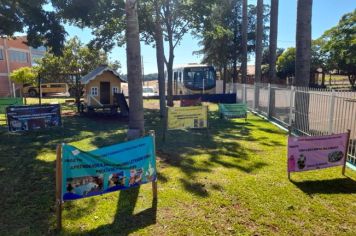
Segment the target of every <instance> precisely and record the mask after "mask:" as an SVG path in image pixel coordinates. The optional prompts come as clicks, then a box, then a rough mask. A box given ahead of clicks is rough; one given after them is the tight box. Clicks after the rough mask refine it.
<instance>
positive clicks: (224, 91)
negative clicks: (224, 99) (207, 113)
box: [223, 65, 227, 94]
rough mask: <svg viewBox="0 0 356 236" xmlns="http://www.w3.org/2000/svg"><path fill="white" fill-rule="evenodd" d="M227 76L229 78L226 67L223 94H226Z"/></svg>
mask: <svg viewBox="0 0 356 236" xmlns="http://www.w3.org/2000/svg"><path fill="white" fill-rule="evenodd" d="M226 76H227V68H226V65H225V66H224V77H223V94H225V93H226V79H227V78H226Z"/></svg>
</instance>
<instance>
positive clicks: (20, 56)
mask: <svg viewBox="0 0 356 236" xmlns="http://www.w3.org/2000/svg"><path fill="white" fill-rule="evenodd" d="M10 61H12V62H21V63H26V62H28V60H27V53H26V52H19V51H14V50H10Z"/></svg>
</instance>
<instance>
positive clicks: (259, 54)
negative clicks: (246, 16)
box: [255, 0, 263, 83]
mask: <svg viewBox="0 0 356 236" xmlns="http://www.w3.org/2000/svg"><path fill="white" fill-rule="evenodd" d="M262 37H263V0H258V1H257V25H256V58H255V59H256V61H255V83H260V82H261V64H262Z"/></svg>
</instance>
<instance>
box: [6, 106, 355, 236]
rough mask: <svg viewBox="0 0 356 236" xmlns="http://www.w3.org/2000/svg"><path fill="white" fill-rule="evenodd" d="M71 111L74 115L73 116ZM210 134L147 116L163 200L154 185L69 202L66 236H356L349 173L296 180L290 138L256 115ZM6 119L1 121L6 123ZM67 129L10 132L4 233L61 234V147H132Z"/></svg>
mask: <svg viewBox="0 0 356 236" xmlns="http://www.w3.org/2000/svg"><path fill="white" fill-rule="evenodd" d="M70 109H72V108H71V107H66V108H65V109H64V110H70ZM216 109H217V106H216V105H211V106H210V120H209V122H210V126H211V128H210V129H209V131H208V132H206V131H203V130H202V131H170V132H168V136H167V140H166V142H165V143H163V142H162V139H161V137H162V129H161V127H162V121H161V120H160V119H159V117H158V111H157V110H154V109H146V110H145V118H146V122H145V125H146V129H147V130H150V129H153V130H155V131H156V134H157V139H156V141H157V156H158V157H157V158H158V166H157V168H158V172H159V175H158V178H159V180H158V202H157V203H155V202H152V192H151V185H150V184H148V185H143V186H141V187H140V188H134V189H130V190H126V191H121V192H114V193H110V194H106V195H103V196H98V197H92V198H87V199H82V200H77V201H73V202H66V203H65V204H64V211H63V230H62V232H61V234H62V235H77V234H83V235H121V234H122V235H126V234H130V233H132V234H136V235H139V234H144V235H217V234H218V235H219V234H220V235H221V234H226V235H237V234H241V235H353V232H356V201H355V200H356V197H355V195H356V182H355V181H354V180H355V179H356V173H355V172H353V171H351V170H347V172H346V175H347V176H348V177H344V176H342V175H341V167H337V168H330V169H325V170H320V171H310V172H304V173H293V174H292V181H289V180H288V178H287V173H286V151H287V149H286V138H287V136H286V133H285V132H284V131H281V130H280V129H278V128H277V127H275V126H273V125H272V124H270V123H268V122H267V121H265V120H263V119H261V118H259V117H256V116H253V115H249V117H248V121H247V123H245V122H244V120H243V119H233V120H220V119H219V118H218V115H217V112H216ZM2 119H3V116H0V120H2ZM63 121H64V127H63V128H55V129H51V130H42V131H34V132H31V133H23V134H9V133H7V132H6V127H5V126H4V122H3V121H1V122H2V123H1V124H2V125H1V126H0V137H1V139H0V150H1V158H0V177H1V181H0V187H1V190H2V191H1V195H0V198H1V201H0V209H1V210H0V235H46V234H53V233H54V228H55V213H54V201H55V172H54V170H55V158H56V156H55V148H56V145H57V144H59V143H62V142H65V143H70V144H72V145H75V146H77V147H78V148H81V149H84V150H93V149H95V148H99V147H103V146H106V145H111V144H115V143H118V142H121V141H123V140H124V139H125V132H126V128H127V126H126V124H125V123H122V122H119V121H116V120H114V119H108V118H99V119H93V118H86V117H79V116H71V115H70V116H64V117H63Z"/></svg>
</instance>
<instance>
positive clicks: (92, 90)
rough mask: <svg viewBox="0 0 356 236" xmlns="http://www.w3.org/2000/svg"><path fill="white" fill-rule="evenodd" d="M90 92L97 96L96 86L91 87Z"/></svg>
mask: <svg viewBox="0 0 356 236" xmlns="http://www.w3.org/2000/svg"><path fill="white" fill-rule="evenodd" d="M90 94H91V95H92V96H98V87H92V88H91V92H90Z"/></svg>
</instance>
